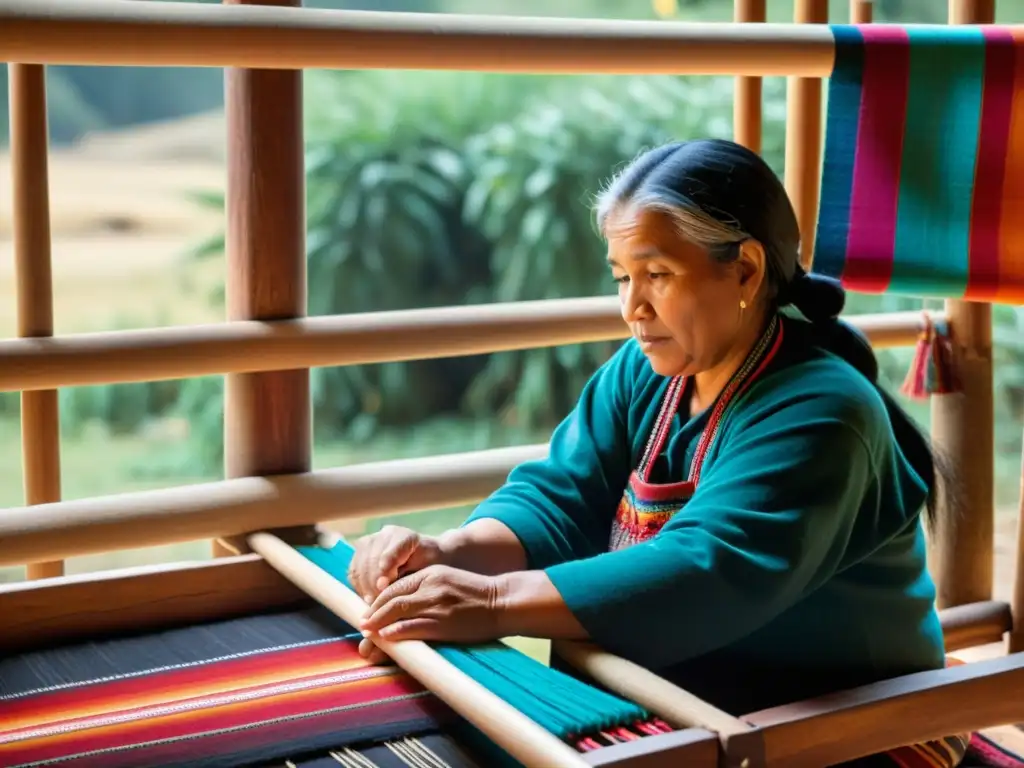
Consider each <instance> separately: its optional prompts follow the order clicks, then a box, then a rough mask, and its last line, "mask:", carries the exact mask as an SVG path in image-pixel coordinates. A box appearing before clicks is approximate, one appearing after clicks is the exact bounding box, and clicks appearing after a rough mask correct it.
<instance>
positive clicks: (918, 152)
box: [814, 25, 1024, 303]
mask: <svg viewBox="0 0 1024 768" xmlns="http://www.w3.org/2000/svg"><path fill="white" fill-rule="evenodd" d="M832 31H833V34H834V35H835V40H836V57H835V65H834V69H833V72H832V76H831V79H830V81H829V87H828V118H827V123H826V140H825V156H824V168H823V176H822V188H821V206H820V214H819V220H818V227H817V235H816V243H815V256H814V271H816V272H818V273H820V274H824V275H828V276H831V277H835V278H838V279H840V280H841V281H842V282H843V284H844V285H845V286H846V287H847V288H849V289H851V290H854V291H862V292H866V293H884V292H892V293H900V294H908V295H914V296H922V297H929V296H931V297H947V298H962V299H968V300H978V301H993V302H1003V303H1021V302H1024V216H1022V215H1021V213H1022V211H1024V207H1022V206H1024V54H1022V47H1021V41H1022V39H1024V32H1022V31H1020V30H1011V29H1009V28H1004V27H996V26H975V27H966V26H965V27H957V26H950V27H927V28H923V27H916V28H915V27H912V26H910V27H902V26H891V25H864V26H834V27H832Z"/></svg>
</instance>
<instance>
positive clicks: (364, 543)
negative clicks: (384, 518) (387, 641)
mask: <svg viewBox="0 0 1024 768" xmlns="http://www.w3.org/2000/svg"><path fill="white" fill-rule="evenodd" d="M419 540H420V537H419V534H417V533H416V532H415V531H412V530H409V529H408V528H400V527H398V526H393V525H386V526H384V527H383V528H382V529H381V530H380V531H379V532H377V533H374V534H371V535H370V536H364V537H363V538H362V539H360V540H359V542H357V544H356V548H355V550H356V551H355V553H354V554H353V556H352V563H351V564H350V566H349V573H348V578H349V581H350V582H351V584H352V588H353V589H354V590H355V592H356V594H358V595H359V596H360V597H361V598H363V600H364V601H366V602H367V603H371V602H373V600H374V598H376V597H377V596H378V595H379V594H380V592H381V590H383V589H385V588H386V587H387V586H388V585H389V584H392V583H394V581H395V580H396V579H397V578H398V574H399V573H400V571H401V569H402V567H403V566H404V565H405V564H406V563H407V562H408V560H409V558H410V557H412V555H413V554H414V553H415V552H416V550H417V548H418V546H419Z"/></svg>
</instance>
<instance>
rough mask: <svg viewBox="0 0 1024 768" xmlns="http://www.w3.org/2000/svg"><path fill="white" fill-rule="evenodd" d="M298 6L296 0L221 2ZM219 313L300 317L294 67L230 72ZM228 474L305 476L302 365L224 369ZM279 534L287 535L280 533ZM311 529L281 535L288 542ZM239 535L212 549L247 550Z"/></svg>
mask: <svg viewBox="0 0 1024 768" xmlns="http://www.w3.org/2000/svg"><path fill="white" fill-rule="evenodd" d="M225 2H226V3H227V4H237V5H241V4H245V5H281V6H291V7H298V6H301V5H302V0H225ZM225 86H226V91H225V98H226V108H227V129H228V180H227V216H228V229H227V281H226V289H227V314H228V319H229V320H283V319H286V318H295V317H303V316H304V315H305V314H306V177H305V161H304V146H303V133H302V72H301V71H298V70H247V69H229V70H226V74H225ZM224 395H225V397H224V399H225V403H224V439H225V446H224V463H225V474H226V475H227V477H228V478H234V477H245V476H249V475H274V474H285V473H295V472H306V471H309V469H310V461H311V453H312V444H311V424H310V418H311V414H310V400H309V371H308V369H303V370H294V371H272V372H266V373H252V374H232V375H229V376H227V377H226V381H225V393H224ZM282 533H285V532H282ZM296 534H298V536H297V538H298V539H299V540H310V536H311V534H310V532H309V531H308V530H306V531H305V532H302V531H299V532H296V531H287V532H286V533H285V538H287V539H288V540H294V539H295V538H296ZM245 550H246V547H245V543H244V539H243V538H236V539H232V540H230V541H222V542H219V543H218V544H217V546H216V547H215V553H216V554H223V553H225V552H236V551H245Z"/></svg>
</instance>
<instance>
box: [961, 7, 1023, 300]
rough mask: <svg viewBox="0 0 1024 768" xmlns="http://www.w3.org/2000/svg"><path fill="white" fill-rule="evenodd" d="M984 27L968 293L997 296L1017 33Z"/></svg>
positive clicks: (976, 296) (986, 297)
mask: <svg viewBox="0 0 1024 768" xmlns="http://www.w3.org/2000/svg"><path fill="white" fill-rule="evenodd" d="M982 33H983V34H984V36H985V87H984V90H983V91H982V95H981V125H980V128H979V134H980V135H979V137H978V159H977V166H976V168H975V171H974V199H973V200H972V201H971V232H970V271H969V273H968V278H967V289H966V293H965V295H964V296H965V298H967V299H973V300H993V299H995V298H996V296H997V295H998V293H999V228H1000V222H1001V220H1002V203H1003V184H1004V181H1005V177H1006V159H1007V150H1008V147H1009V141H1010V119H1011V116H1012V112H1013V91H1014V80H1015V61H1016V45H1015V44H1014V39H1013V35H1012V34H1010V33H1009V32H1008V31H1006V30H1004V29H1000V28H999V27H982ZM1022 85H1024V84H1022Z"/></svg>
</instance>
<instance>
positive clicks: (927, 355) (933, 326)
mask: <svg viewBox="0 0 1024 768" xmlns="http://www.w3.org/2000/svg"><path fill="white" fill-rule="evenodd" d="M922 315H923V321H924V328H923V329H922V330H921V334H920V335H919V336H918V337H917V346H916V347H915V349H914V359H913V361H912V362H911V364H910V370H909V371H907V377H906V378H905V379H904V380H903V386H902V387H900V392H901V393H902V394H903V395H905V396H907V397H909V398H912V399H914V400H924V399H927V398H928V397H930V396H931V395H948V394H950V393H952V392H957V391H958V390H959V387H958V385H957V382H956V380H955V376H954V372H953V344H952V341H951V340H950V337H949V329H948V328H947V326H946V323H945V322H940V323H935V322H933V321H932V318H931V315H929V314H928V313H927V312H923V313H922Z"/></svg>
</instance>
